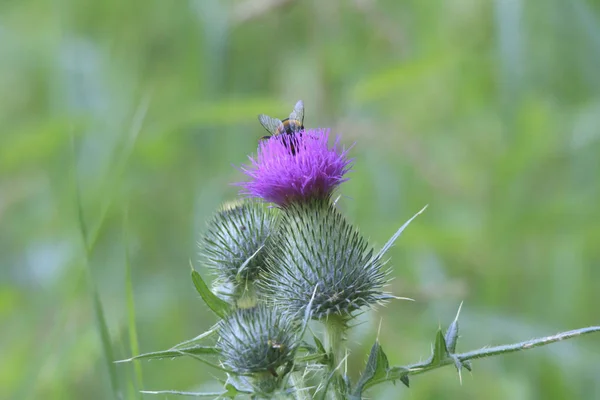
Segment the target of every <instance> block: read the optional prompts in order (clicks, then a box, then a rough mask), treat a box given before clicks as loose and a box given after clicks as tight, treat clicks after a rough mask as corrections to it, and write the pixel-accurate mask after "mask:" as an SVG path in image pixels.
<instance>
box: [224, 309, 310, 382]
mask: <svg viewBox="0 0 600 400" xmlns="http://www.w3.org/2000/svg"><path fill="white" fill-rule="evenodd" d="M299 328H300V323H299V322H298V321H296V320H294V319H293V318H291V317H289V316H288V315H287V314H284V313H282V312H280V311H278V310H277V309H274V308H269V307H267V306H265V305H258V306H256V307H253V308H245V309H237V310H235V311H234V312H233V313H231V314H230V315H229V316H227V317H226V318H225V319H223V320H222V321H221V322H220V330H219V342H218V344H217V346H218V347H219V349H220V351H221V354H222V357H223V364H224V365H225V366H226V367H228V368H229V369H231V370H233V371H234V372H236V373H239V374H256V373H268V374H267V375H271V376H273V377H277V376H278V373H279V372H281V371H279V370H278V369H279V367H281V366H285V365H286V364H288V363H290V362H292V360H293V358H294V351H295V350H296V347H297V346H298V343H299V342H298V337H297V335H298V331H299Z"/></svg>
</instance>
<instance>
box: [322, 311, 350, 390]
mask: <svg viewBox="0 0 600 400" xmlns="http://www.w3.org/2000/svg"><path fill="white" fill-rule="evenodd" d="M323 323H324V325H325V337H324V341H323V346H324V347H325V349H326V350H327V352H328V355H329V368H330V369H329V371H328V375H329V376H330V379H331V382H332V383H333V390H332V391H331V392H332V393H333V398H334V399H343V398H344V396H343V392H342V390H341V389H342V388H341V387H339V386H340V384H341V382H342V379H341V377H342V374H341V373H340V371H339V368H340V362H341V361H342V359H343V358H344V346H343V344H344V340H345V338H344V334H345V332H346V329H348V325H347V320H346V318H344V317H343V316H340V315H335V314H330V315H328V316H327V318H325V319H323Z"/></svg>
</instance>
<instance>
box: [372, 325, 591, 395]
mask: <svg viewBox="0 0 600 400" xmlns="http://www.w3.org/2000/svg"><path fill="white" fill-rule="evenodd" d="M593 332H600V326H590V327H587V328H581V329H575V330H572V331H567V332H561V333H558V334H556V335H552V336H546V337H542V338H537V339H531V340H526V341H524V342H519V343H514V344H507V345H501V346H495V347H484V348H481V349H478V350H473V351H468V352H465V353H458V354H453V355H452V357H448V358H445V359H443V360H441V362H440V363H438V364H434V363H432V362H431V361H432V360H431V359H429V360H426V361H423V362H419V363H414V364H409V365H405V366H401V367H393V368H390V369H389V370H388V374H387V376H386V377H384V378H381V379H379V380H377V381H373V382H370V384H369V387H370V386H373V385H375V384H378V383H381V382H384V381H390V380H391V381H395V380H398V379H400V378H402V377H406V376H409V375H418V374H422V373H425V372H429V371H431V370H434V369H437V368H441V367H445V366H446V365H456V363H455V361H454V360H455V359H456V360H458V361H460V363H461V364H463V365H466V364H465V363H468V362H469V361H470V360H475V359H478V358H485V357H492V356H496V355H500V354H508V353H514V352H516V351H521V350H528V349H533V348H534V347H540V346H545V345H547V344H550V343H555V342H560V341H561V340H565V339H571V338H574V337H578V336H581V335H585V334H588V333H593Z"/></svg>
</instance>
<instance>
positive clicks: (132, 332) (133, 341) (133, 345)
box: [123, 210, 144, 387]
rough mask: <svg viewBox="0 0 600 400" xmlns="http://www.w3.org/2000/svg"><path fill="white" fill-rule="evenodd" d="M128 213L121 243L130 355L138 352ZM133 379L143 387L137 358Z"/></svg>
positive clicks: (137, 385)
mask: <svg viewBox="0 0 600 400" xmlns="http://www.w3.org/2000/svg"><path fill="white" fill-rule="evenodd" d="M128 216H129V213H128V212H127V210H125V215H124V218H123V243H124V245H125V291H126V296H127V323H128V328H129V346H130V350H131V357H135V356H137V355H138V354H140V346H139V342H138V335H137V327H136V323H135V301H134V298H133V284H132V279H131V255H130V253H129V235H128V232H129V229H128V227H129V217H128ZM133 371H134V379H135V382H136V387H144V381H143V376H142V366H141V364H140V361H139V360H135V361H133Z"/></svg>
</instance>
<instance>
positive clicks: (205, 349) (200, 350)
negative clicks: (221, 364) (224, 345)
mask: <svg viewBox="0 0 600 400" xmlns="http://www.w3.org/2000/svg"><path fill="white" fill-rule="evenodd" d="M202 354H205V355H206V354H207V355H215V354H219V350H218V349H217V348H216V347H214V346H199V345H198V346H191V347H184V348H180V349H169V350H163V351H154V352H152V353H144V354H140V355H137V356H134V357H131V358H128V359H126V360H119V361H116V362H117V363H124V362H130V361H133V360H142V359H146V360H156V359H162V358H176V357H183V356H187V355H202Z"/></svg>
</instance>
